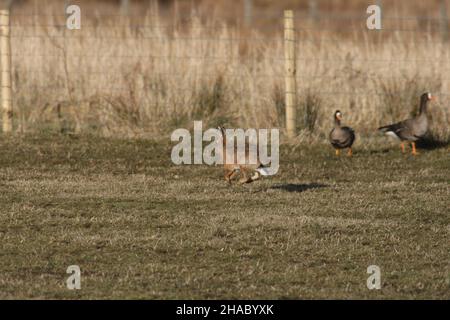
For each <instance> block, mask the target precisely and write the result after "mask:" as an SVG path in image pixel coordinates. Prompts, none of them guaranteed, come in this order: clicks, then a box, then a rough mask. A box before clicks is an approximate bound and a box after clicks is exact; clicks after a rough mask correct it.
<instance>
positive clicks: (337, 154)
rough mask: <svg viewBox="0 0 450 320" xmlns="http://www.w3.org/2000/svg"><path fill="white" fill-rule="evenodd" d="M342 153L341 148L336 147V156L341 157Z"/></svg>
mask: <svg viewBox="0 0 450 320" xmlns="http://www.w3.org/2000/svg"><path fill="white" fill-rule="evenodd" d="M340 154H341V150H339V149H336V156H338V157H339V155H340Z"/></svg>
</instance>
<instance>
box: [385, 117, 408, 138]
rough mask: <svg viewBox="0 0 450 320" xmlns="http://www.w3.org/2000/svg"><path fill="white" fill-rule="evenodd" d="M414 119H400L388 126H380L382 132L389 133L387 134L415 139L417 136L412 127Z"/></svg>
mask: <svg viewBox="0 0 450 320" xmlns="http://www.w3.org/2000/svg"><path fill="white" fill-rule="evenodd" d="M412 122H413V119H408V120H404V121H400V122H397V123H394V124H390V125H387V126H383V127H380V128H378V130H380V131H381V132H383V133H385V134H387V135H393V136H395V137H397V138H399V139H402V140H414V139H416V137H415V136H414V134H413V133H412V130H411V127H412Z"/></svg>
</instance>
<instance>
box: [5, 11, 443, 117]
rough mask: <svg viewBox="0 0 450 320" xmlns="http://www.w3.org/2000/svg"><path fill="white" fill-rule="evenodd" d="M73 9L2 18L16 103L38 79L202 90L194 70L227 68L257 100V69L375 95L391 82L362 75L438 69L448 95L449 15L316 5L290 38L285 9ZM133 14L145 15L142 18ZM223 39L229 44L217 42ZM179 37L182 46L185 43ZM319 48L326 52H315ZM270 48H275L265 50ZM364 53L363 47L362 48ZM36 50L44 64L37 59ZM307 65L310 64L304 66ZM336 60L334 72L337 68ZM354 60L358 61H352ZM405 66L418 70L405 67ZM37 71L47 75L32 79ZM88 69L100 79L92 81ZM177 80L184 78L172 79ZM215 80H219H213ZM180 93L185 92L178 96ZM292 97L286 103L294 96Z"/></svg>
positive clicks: (320, 90) (218, 73)
mask: <svg viewBox="0 0 450 320" xmlns="http://www.w3.org/2000/svg"><path fill="white" fill-rule="evenodd" d="M16 17H17V18H20V19H18V20H17V21H15V18H16ZM66 18H67V15H64V14H61V15H60V14H45V13H17V14H13V15H12V16H11V21H10V22H9V23H8V25H1V26H0V27H1V28H2V34H3V35H5V34H6V32H5V28H8V32H7V33H8V36H7V38H8V40H7V41H9V42H11V43H12V48H11V52H10V53H9V52H6V53H5V52H2V53H1V54H2V55H7V56H8V57H9V59H11V61H10V63H11V64H12V65H11V66H10V67H9V68H6V69H7V70H10V71H11V74H10V77H11V79H12V85H10V87H11V90H12V91H13V92H12V94H13V96H14V99H13V100H14V102H15V104H20V103H21V102H20V100H26V98H18V97H20V96H21V95H24V94H25V92H26V90H29V89H30V88H31V89H34V90H39V91H41V92H44V91H45V92H46V93H48V92H54V93H56V94H60V96H59V97H57V98H54V99H57V100H58V99H59V100H61V99H62V100H63V99H69V98H70V97H69V98H68V97H67V95H70V94H72V95H73V94H74V93H76V92H78V91H83V92H84V94H86V92H90V93H91V94H92V95H95V94H98V93H102V92H103V93H115V94H127V93H130V92H140V93H142V94H143V95H146V92H151V94H155V90H156V91H157V90H158V88H159V86H158V85H156V86H152V85H151V83H152V81H150V80H148V79H147V78H151V79H157V78H164V79H166V80H167V82H168V83H170V90H171V91H172V92H176V93H183V94H184V95H189V94H191V95H198V93H199V91H200V92H201V90H203V89H202V88H203V86H202V85H198V86H196V85H194V84H195V82H193V81H195V80H196V81H197V82H198V80H199V79H200V80H202V79H203V80H205V81H208V79H212V80H216V82H217V81H219V80H218V79H222V78H226V79H231V80H229V82H230V83H232V84H233V85H235V87H233V88H234V90H233V94H234V95H240V96H245V95H249V94H250V95H252V96H253V97H254V98H253V100H252V101H253V102H255V101H266V100H267V99H268V98H267V97H265V98H264V99H265V100H258V99H259V97H257V94H255V93H252V92H251V91H252V90H254V87H255V86H261V88H263V89H262V90H264V89H265V88H266V87H267V86H266V84H259V83H256V82H255V81H253V82H252V83H251V84H248V83H242V84H241V85H240V86H238V85H236V83H238V82H239V81H242V82H245V80H247V79H258V80H259V81H263V82H264V81H265V82H267V83H276V84H280V85H282V84H283V79H285V81H291V80H292V79H291V80H289V79H290V78H294V79H293V81H296V83H295V88H296V90H295V91H290V90H284V91H283V94H284V95H285V96H286V97H287V96H288V95H302V94H303V93H304V92H309V91H311V86H310V83H315V84H316V83H318V82H321V83H322V86H319V85H315V86H314V89H313V91H314V93H315V94H316V95H320V96H322V95H323V96H342V97H351V98H352V99H353V98H356V97H362V98H365V99H370V98H371V97H374V96H379V97H385V96H386V94H387V93H386V89H385V88H380V89H374V88H373V85H371V86H370V87H369V86H368V87H364V82H370V81H372V80H373V81H375V80H377V81H396V82H397V83H398V82H401V81H410V80H411V78H412V77H413V78H414V79H415V80H417V81H422V82H426V81H429V80H430V78H432V77H433V75H435V74H436V73H443V75H439V81H440V82H441V83H440V85H431V87H439V91H438V92H437V95H438V96H440V97H442V99H443V100H441V103H446V101H447V100H449V99H450V88H449V87H448V85H449V80H450V77H448V76H446V75H445V72H448V71H449V70H450V45H449V42H448V41H447V40H446V39H445V37H444V34H446V33H447V31H448V21H446V20H443V18H442V17H430V16H423V17H407V16H404V17H402V16H384V15H383V17H382V19H383V21H391V22H404V21H415V22H419V24H420V23H421V22H427V23H428V24H427V25H425V27H424V28H417V27H416V28H412V27H408V28H405V27H402V26H399V27H398V28H396V27H392V26H389V27H387V28H383V29H381V30H368V29H367V27H366V26H365V22H366V19H367V15H361V16H359V15H342V14H340V15H335V14H334V15H325V14H321V15H319V16H315V17H314V19H312V18H311V16H310V15H308V14H303V13H299V14H296V16H295V17H293V18H292V20H293V23H294V24H293V25H294V27H293V28H292V30H290V31H292V34H293V37H294V38H292V39H291V38H287V37H286V32H287V31H288V29H287V28H286V27H283V22H285V20H286V18H285V17H283V14H282V13H280V14H278V13H277V14H271V15H253V16H252V20H253V21H256V20H266V19H270V20H277V23H275V24H273V25H270V26H262V27H261V28H258V30H241V29H239V28H234V27H229V26H227V25H213V24H212V23H209V24H208V22H202V19H203V20H204V17H201V16H195V15H190V16H187V17H179V21H174V23H164V24H161V23H160V20H162V19H160V16H159V15H158V14H151V13H145V14H142V15H128V16H127V17H124V16H122V15H117V14H101V13H100V14H98V13H95V14H90V13H83V14H82V22H81V29H80V30H69V29H68V28H67V26H66V24H65V23H64V20H65V19H66ZM216 18H217V17H216ZM83 19H86V21H84V20H83ZM89 19H94V20H95V21H94V20H89ZM102 19H117V24H116V23H114V24H113V25H108V24H105V25H102ZM135 19H136V20H139V19H140V21H134V20H135ZM155 20H157V21H155ZM334 20H337V21H346V22H348V23H349V24H348V25H345V26H343V27H340V28H339V29H338V30H336V29H334V28H332V27H329V26H323V25H321V22H322V21H334ZM311 21H313V23H311ZM355 21H357V22H360V25H355V24H353V23H352V22H355ZM443 25H445V28H443ZM266 31H270V33H266ZM330 35H332V37H330ZM5 38H6V36H3V37H2V41H6V40H5ZM411 39H412V40H413V41H411ZM34 40H36V43H37V44H36V43H35V41H34ZM289 41H292V42H294V46H295V51H296V53H295V57H286V56H284V54H285V48H286V46H287V45H286V44H287V43H288V42H289ZM89 42H92V44H89ZM103 43H106V44H103ZM215 44H217V45H218V46H223V47H222V48H221V49H220V50H219V49H217V50H216V49H215V47H214V45H215ZM329 44H333V45H335V47H336V48H331V47H330V48H329V49H330V53H327V49H322V48H321V46H324V45H329ZM352 44H353V45H355V44H356V45H358V46H361V48H362V49H360V50H359V51H358V50H353V51H352V50H348V54H347V55H342V54H340V52H339V51H336V50H337V49H339V48H341V47H345V46H350V45H352ZM412 45H414V46H420V45H423V46H424V47H426V46H433V47H439V48H438V49H434V50H433V51H432V52H431V53H430V54H429V55H428V56H427V54H426V52H425V54H423V55H420V57H417V55H415V54H414V52H408V51H407V48H408V46H412ZM389 46H392V51H391V52H390V54H386V52H383V50H385V49H384V48H389ZM397 46H399V47H400V46H401V47H402V48H403V49H402V50H404V51H403V52H402V53H401V54H399V53H398V52H396V47H397ZM177 47H179V48H181V49H180V50H177ZM272 47H273V49H271V48H272ZM2 48H4V47H2ZM405 48H406V49H405ZM103 49H104V50H103ZM147 49H148V50H147ZM314 49H316V50H317V51H319V52H320V54H317V55H315V54H314ZM370 49H376V50H381V52H382V57H379V58H377V57H375V55H374V54H368V53H367V52H368V51H369V50H370ZM252 50H253V51H252ZM269 50H271V51H270V54H265V53H262V52H266V51H269ZM303 50H304V51H303ZM412 50H414V49H412ZM146 51H149V52H146ZM178 51H181V52H178ZM195 52H196V53H195ZM219 52H220V54H219ZM248 52H250V53H248ZM364 52H365V53H364ZM358 53H361V54H362V53H364V54H362V55H361V56H358ZM389 55H390V56H389ZM36 60H38V61H39V62H40V63H41V64H40V65H36ZM5 61H6V60H5ZM157 64H159V65H160V66H159V67H158V68H156V70H154V69H152V68H153V67H154V66H155V65H157ZM166 65H170V66H169V67H166ZM243 66H245V68H243ZM258 66H259V67H258ZM42 67H44V68H42ZM45 68H47V69H45ZM289 68H294V69H295V72H294V73H293V74H294V77H290V75H289V74H287V73H286V70H287V69H289ZM303 68H304V69H307V70H308V72H302V71H303ZM331 68H332V69H333V70H334V72H332V74H329V73H330V72H329V70H330V69H331ZM346 68H347V69H348V68H350V69H349V70H347V71H346ZM403 68H406V69H408V70H413V71H410V72H409V73H407V74H403V73H402V70H403ZM125 69H126V71H124V70H125ZM179 69H182V71H180V70H179ZM196 69H202V70H201V71H197V70H196ZM208 69H211V71H209V70H208ZM4 70H5V66H4V65H3V64H2V71H3V72H4ZM133 70H138V71H136V78H144V80H143V83H139V84H136V83H130V81H129V79H128V80H127V81H124V74H125V73H130V74H133ZM422 70H428V71H429V70H432V72H431V73H425V75H423V74H420V71H422ZM394 71H395V72H394ZM34 78H36V79H39V80H37V81H34V82H33V79H34ZM90 78H93V79H94V80H93V81H94V83H92V81H90ZM349 78H351V79H352V81H355V83H359V85H361V87H360V88H354V89H353V88H351V87H350V86H348V85H346V86H345V85H343V88H342V89H339V88H338V87H339V83H340V82H341V83H343V82H345V81H346V80H348V79H349ZM189 79H192V80H193V81H190V80H189ZM355 79H356V80H355ZM147 80H148V82H147V83H146V82H145V81H147ZM188 80H189V81H188ZM331 81H334V82H336V83H337V85H336V84H335V85H334V87H333V88H331V89H330V88H328V86H327V83H330V82H331ZM356 81H359V82H356ZM105 82H106V83H107V84H106V85H105ZM141 82H142V81H141ZM149 83H150V84H149ZM174 83H176V84H177V85H176V86H175V85H173V84H174ZM207 83H212V84H213V85H214V82H207ZM285 83H286V82H285ZM5 86H7V85H5V84H3V83H2V89H3V88H4V87H5ZM252 86H253V88H251V87H252ZM236 88H238V89H239V88H240V89H239V90H238V89H236ZM336 88H338V89H339V90H337V89H336ZM401 88H402V87H401V86H400V89H401ZM350 89H351V90H350ZM394 92H395V90H394ZM419 93H420V92H418V94H419ZM71 99H73V97H72V98H71ZM181 100H183V99H180V100H179V101H181ZM183 101H184V100H183ZM186 101H191V100H189V99H188V100H186ZM191 102H192V101H191ZM166 103H168V104H169V103H170V100H166ZM284 103H285V104H286V106H287V104H288V103H287V102H284ZM147 105H148V106H151V105H160V102H158V101H157V102H155V101H152V102H147ZM4 109H5V108H4Z"/></svg>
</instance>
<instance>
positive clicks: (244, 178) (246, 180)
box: [239, 168, 253, 184]
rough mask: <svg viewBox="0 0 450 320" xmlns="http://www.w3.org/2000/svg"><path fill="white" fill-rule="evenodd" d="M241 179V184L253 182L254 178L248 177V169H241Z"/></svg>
mask: <svg viewBox="0 0 450 320" xmlns="http://www.w3.org/2000/svg"><path fill="white" fill-rule="evenodd" d="M241 173H242V174H241V178H240V179H239V183H240V184H244V183H250V182H253V180H252V178H251V177H249V176H248V172H247V169H244V168H241Z"/></svg>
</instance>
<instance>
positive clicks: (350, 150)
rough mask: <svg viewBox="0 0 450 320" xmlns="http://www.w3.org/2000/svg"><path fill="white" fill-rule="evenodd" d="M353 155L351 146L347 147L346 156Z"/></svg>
mask: <svg viewBox="0 0 450 320" xmlns="http://www.w3.org/2000/svg"><path fill="white" fill-rule="evenodd" d="M352 155H353V151H352V147H350V148H348V152H347V156H349V157H351V156H352Z"/></svg>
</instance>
